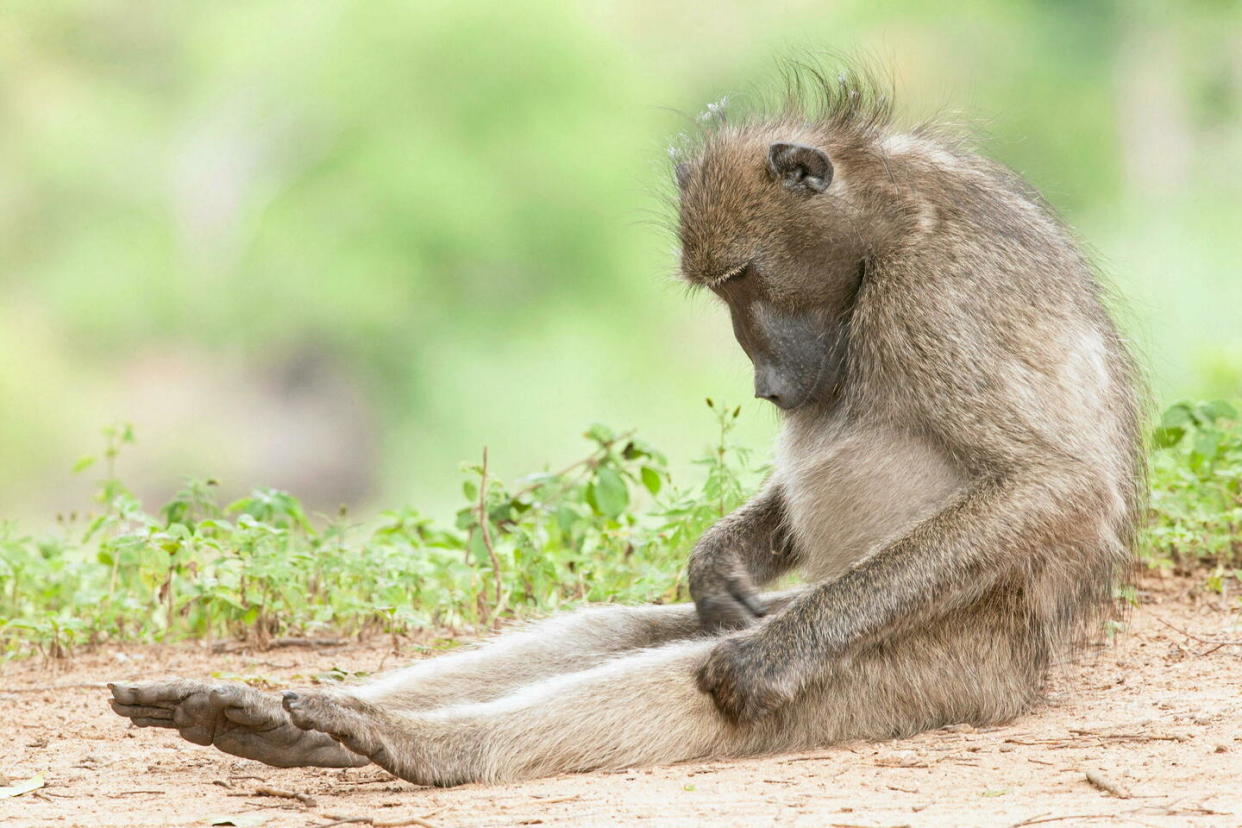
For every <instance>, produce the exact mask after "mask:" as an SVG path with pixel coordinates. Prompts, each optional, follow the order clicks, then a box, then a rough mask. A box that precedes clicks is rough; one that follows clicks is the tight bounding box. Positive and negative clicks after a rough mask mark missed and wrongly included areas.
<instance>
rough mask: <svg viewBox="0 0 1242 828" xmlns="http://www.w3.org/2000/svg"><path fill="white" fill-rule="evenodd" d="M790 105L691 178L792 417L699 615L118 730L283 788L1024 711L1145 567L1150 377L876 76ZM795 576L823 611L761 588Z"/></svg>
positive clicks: (689, 172)
mask: <svg viewBox="0 0 1242 828" xmlns="http://www.w3.org/2000/svg"><path fill="white" fill-rule="evenodd" d="M798 77H799V78H800V79H799V80H798V83H799V84H801V89H802V90H806V89H808V88H812V87H813V88H814V90H815V94H816V95H817V96H818V105H817V106H816V107H813V108H812V109H811V111H809V112H808V110H807V109H806V108H805V107H802V106H787V107H785V108H783V109H782V110H781V111H779V112H777V113H776V114H774V115H767V116H756V117H752V118H749V119H744V120H741V121H739V122H724V121H715V122H713V123H712V124H711V125H709V127H708V128H707V130H706V132H705V134H704V136H703V138H702V141H701V142H700V144H699V145H698V146H696V147H693V148H690V149H689V150H688V151H686V152H685V153H684V154H683V156H682V158H681V161H682V164H681V165H680V166H679V169H678V179H679V182H680V185H681V186H680V194H679V202H680V203H679V206H680V225H679V234H680V238H681V241H682V245H683V257H682V264H683V271H684V274H685V276H686V278H687V279H688V280H689V281H691V282H692V283H694V284H707V285H710V286H711V287H712V289H713V290H715V291H716V292H717V293H718V294H719V295H720V297H721V298H722V299H723V300H724V301H725V303H726V304H727V306H728V307H729V309H730V313H731V315H732V316H733V320H734V327H735V330H737V332H738V338H739V341H740V342H741V343H742V345H743V347H744V348H745V349H746V351H747V353H748V355H750V356H751V358H752V360H753V361H754V362H755V367H756V390H757V393H759V394H760V395H761V396H765V397H767V398H769V399H772V400H773V401H774V402H776V403H777V404H778V405H782V406H783V407H787V408H788V409H789V410H788V411H787V413H786V422H785V428H784V432H783V434H782V436H781V439H780V443H779V445H778V449H777V457H776V463H775V471H774V472H773V475H772V478H771V479H770V480H769V481H768V483H767V485H766V486H765V488H764V490H763V491H762V492H761V493H760V494H759V495H758V496H757V497H756V498H755V500H754V501H752V502H751V503H750V504H748V505H747V506H745V507H743V508H742V509H741V510H739V512H738V513H736V514H735V515H731V516H730V517H728V518H726V519H725V520H723V521H721V523H720V524H718V525H717V526H716V527H715V528H714V529H712V530H711V531H709V532H708V533H707V534H706V535H705V536H704V537H703V539H702V540H701V541H700V542H699V544H698V546H697V547H696V549H695V552H694V554H693V556H692V559H691V563H690V578H691V586H692V592H693V594H694V597H695V601H696V607H689V606H672V607H604V608H593V609H586V610H582V611H579V612H577V613H573V614H570V615H566V616H560V617H554V618H551V619H549V620H547V621H544V622H542V623H539V624H536V625H532V626H531V627H528V628H526V629H524V630H518V631H514V632H510V633H507V634H505V635H502V636H500V637H499V638H498V639H496V640H495V641H493V642H491V643H488V644H486V645H484V646H483V647H481V648H479V649H477V650H472V651H468V652H463V653H458V654H453V655H448V656H444V657H441V658H436V659H431V660H429V661H426V662H421V663H418V664H415V665H414V666H412V667H410V668H408V669H406V670H404V671H401V672H398V673H395V674H392V675H390V676H388V677H387V678H384V679H381V680H379V681H377V682H375V683H373V684H371V685H368V686H364V687H360V688H357V689H354V690H351V691H345V692H341V693H336V694H328V693H319V692H315V693H301V694H298V693H287V694H286V696H285V698H284V700H283V702H282V701H281V700H278V699H275V698H274V697H270V696H266V695H264V694H260V693H257V692H254V691H250V690H247V689H245V688H234V687H227V686H221V687H217V686H214V685H211V684H207V683H201V682H173V683H157V684H140V685H116V686H114V687H113V695H114V700H113V705H114V707H115V709H116V710H117V711H118V712H119V713H121V714H123V715H126V716H128V717H130V718H132V719H133V720H134V721H135V722H136V723H138V724H140V725H151V726H162V727H174V728H177V729H178V730H180V732H181V733H182V735H183V736H185V737H186V738H188V739H190V740H191V741H195V742H198V743H200V744H208V743H211V744H216V745H217V746H218V747H220V748H222V749H224V750H226V751H229V752H230V753H235V754H237V755H241V756H248V757H250V758H255V759H260V760H262V761H266V762H269V763H271V764H320V765H329V766H332V765H352V764H365V763H366V762H368V761H374V762H376V763H378V764H380V765H381V766H382V767H384V768H386V769H387V770H389V771H390V772H392V773H394V774H396V775H398V776H400V777H402V778H405V779H408V780H410V781H413V782H418V783H426V784H438V785H445V784H456V783H461V782H469V781H496V780H503V779H513V778H518V777H526V776H534V775H540V774H550V773H558V772H564V771H581V770H592V769H599V768H619V767H628V766H633V765H642V764H650V763H659V762H673V761H678V760H685V759H695V758H704V757H725V756H743V755H750V754H758V753H768V752H778V751H792V750H801V749H805V748H811V747H817V746H823V745H827V744H831V743H834V742H840V741H843V740H848V739H881V738H888V737H893V736H902V735H908V734H911V733H915V732H917V731H920V730H923V729H927V728H934V727H939V726H943V725H946V724H950V723H954V722H969V723H971V724H974V725H991V724H997V723H1001V722H1005V721H1008V720H1010V719H1012V718H1013V717H1014V716H1017V715H1018V714H1020V713H1021V712H1023V711H1024V710H1026V709H1027V708H1028V706H1029V705H1030V703H1031V701H1032V700H1033V699H1034V698H1035V697H1036V695H1037V693H1038V692H1039V688H1040V685H1041V682H1042V680H1043V678H1044V676H1045V674H1046V672H1047V670H1048V668H1049V665H1050V663H1052V661H1053V659H1054V658H1056V657H1058V656H1059V655H1062V654H1065V653H1066V652H1067V651H1069V650H1070V648H1072V646H1073V645H1074V643H1075V642H1076V641H1078V640H1080V639H1081V638H1082V636H1083V635H1084V634H1085V633H1088V632H1091V631H1094V630H1095V629H1096V628H1097V627H1096V625H1097V623H1098V621H1099V619H1100V618H1101V617H1102V614H1103V613H1105V612H1106V611H1107V610H1108V608H1109V607H1110V606H1111V601H1112V590H1113V589H1114V587H1115V585H1116V584H1117V582H1118V580H1119V578H1120V577H1121V575H1122V572H1123V570H1124V568H1125V567H1126V566H1127V563H1128V562H1129V560H1130V550H1131V546H1132V544H1133V541H1134V527H1135V524H1136V520H1137V516H1138V513H1139V510H1140V507H1141V500H1142V491H1143V476H1142V469H1143V460H1142V445H1141V440H1140V436H1139V435H1140V430H1141V423H1140V406H1139V402H1138V392H1137V390H1136V389H1137V386H1138V380H1137V377H1136V371H1135V369H1134V366H1133V364H1132V361H1131V359H1130V357H1129V356H1128V354H1127V350H1126V347H1125V344H1124V342H1123V340H1122V339H1121V337H1120V336H1119V335H1118V334H1117V332H1116V330H1115V328H1114V327H1113V324H1112V323H1111V321H1110V318H1109V315H1108V313H1107V311H1106V310H1105V308H1104V306H1103V304H1102V301H1101V289H1100V287H1099V285H1098V283H1097V281H1096V279H1095V277H1094V275H1093V273H1092V270H1091V268H1090V266H1089V265H1088V264H1087V262H1086V261H1085V260H1084V258H1083V256H1082V255H1081V253H1080V252H1079V250H1078V248H1077V247H1076V245H1075V243H1074V242H1073V240H1072V238H1071V236H1070V234H1069V233H1068V232H1067V231H1066V230H1065V229H1064V227H1063V226H1062V225H1061V223H1060V222H1059V221H1058V220H1057V218H1056V217H1055V216H1054V215H1053V214H1052V212H1051V211H1050V210H1049V209H1048V207H1047V206H1046V205H1045V204H1043V202H1042V201H1041V200H1040V199H1039V198H1038V197H1037V196H1036V195H1035V194H1034V193H1033V192H1032V191H1031V189H1030V188H1029V187H1028V186H1026V185H1025V184H1024V183H1022V182H1021V180H1020V179H1019V178H1018V177H1017V176H1016V175H1014V174H1013V173H1012V172H1010V171H1008V170H1006V169H1004V168H1003V167H1000V166H998V165H996V164H994V163H992V162H990V161H987V160H985V159H983V158H981V157H979V156H978V155H976V154H974V153H972V152H970V151H969V150H967V149H964V148H963V146H962V145H961V144H960V143H958V142H947V141H945V140H944V139H942V138H938V137H937V136H936V134H935V132H934V131H932V130H929V129H927V128H922V129H918V130H914V131H912V132H901V131H899V130H897V129H895V128H894V127H893V126H892V124H891V121H890V118H889V112H888V106H887V104H886V103H885V102H884V99H883V96H881V95H879V94H878V93H877V91H876V88H875V87H874V86H872V85H870V84H869V83H868V82H867V81H866V79H865V78H861V77H859V76H858V75H847V76H846V77H845V78H844V79H843V80H841V81H840V82H838V81H837V80H835V79H833V80H827V81H825V80H824V79H822V78H818V76H814V75H813V74H812V76H810V77H808V76H807V75H801V76H798ZM791 97H792V98H795V99H796V98H798V97H799V96H798V95H796V94H795V95H793V96H791ZM802 97H803V98H805V95H804V96H802ZM774 145H777V146H774ZM825 158H826V159H830V163H829V162H826V161H825V160H824V159H825ZM793 569H797V570H800V571H801V572H802V573H804V574H805V576H806V578H807V581H808V586H806V587H803V588H801V589H799V590H795V591H793V592H790V593H784V594H761V593H759V592H758V591H757V589H758V588H759V587H761V586H763V585H764V584H765V583H767V582H769V581H771V580H773V579H774V578H776V577H777V576H778V575H780V574H781V573H783V572H787V571H789V570H793Z"/></svg>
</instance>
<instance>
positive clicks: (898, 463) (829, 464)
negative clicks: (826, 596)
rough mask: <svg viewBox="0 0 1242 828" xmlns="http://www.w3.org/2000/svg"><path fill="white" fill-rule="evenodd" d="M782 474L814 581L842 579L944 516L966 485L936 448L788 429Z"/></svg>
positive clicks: (874, 431)
mask: <svg viewBox="0 0 1242 828" xmlns="http://www.w3.org/2000/svg"><path fill="white" fill-rule="evenodd" d="M776 468H777V469H780V473H779V480H780V482H781V483H782V485H783V486H784V490H785V496H786V504H787V510H788V512H787V513H788V519H789V521H790V524H791V528H792V529H793V530H794V536H795V537H796V538H797V539H798V550H799V553H800V557H801V567H800V568H801V570H802V572H803V575H804V577H805V578H806V579H807V580H808V581H822V580H828V579H832V578H836V577H839V576H840V575H841V574H842V573H843V572H845V570H846V569H848V568H849V566H850V565H851V564H852V563H854V562H855V561H858V560H859V559H861V558H864V557H866V556H867V555H869V554H872V553H873V552H875V551H877V550H879V549H881V548H883V547H884V545H885V544H887V543H889V542H891V541H893V540H896V539H897V538H899V537H901V536H902V535H903V534H905V533H906V532H908V531H909V530H910V529H912V528H913V527H914V526H916V525H917V524H918V523H919V522H921V521H923V520H925V519H926V518H928V517H931V516H932V515H934V514H935V513H936V512H938V511H939V510H941V509H943V508H944V507H945V506H946V505H947V504H948V503H949V501H950V500H952V498H953V496H954V495H955V494H956V493H957V492H958V491H959V490H960V489H961V487H962V485H963V482H964V478H963V477H962V475H961V473H960V472H959V471H958V470H957V469H956V468H954V466H953V464H952V463H951V462H950V461H949V459H948V457H947V456H945V454H944V453H943V452H942V451H940V450H939V449H938V448H936V447H935V446H933V445H931V444H930V443H927V442H924V441H922V440H919V439H916V438H913V437H910V436H908V435H905V434H901V433H899V432H896V431H892V430H889V429H883V428H878V427H876V428H871V429H866V430H859V429H856V428H855V429H851V430H850V431H848V432H844V433H842V432H841V431H840V430H839V429H833V428H827V429H824V428H822V427H821V428H818V429H816V430H815V431H814V432H803V431H801V430H800V429H798V428H797V427H787V428H786V430H785V432H784V433H783V434H782V435H781V439H780V440H779V441H778V444H777V461H776Z"/></svg>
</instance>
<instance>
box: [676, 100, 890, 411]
mask: <svg viewBox="0 0 1242 828" xmlns="http://www.w3.org/2000/svg"><path fill="white" fill-rule="evenodd" d="M821 133H822V131H821V130H817V129H815V128H813V127H808V126H805V125H801V126H800V125H794V124H788V125H785V124H782V123H780V122H778V123H768V124H761V125H746V126H741V127H734V126H721V127H719V128H717V129H716V130H715V131H714V132H713V133H712V134H710V135H709V136H708V138H707V140H706V142H705V144H704V145H703V146H702V148H701V149H700V150H699V151H698V152H697V153H696V155H695V157H694V158H691V159H688V160H685V161H683V162H682V163H680V164H678V165H677V170H676V177H677V186H678V195H679V227H678V235H679V237H680V241H681V246H682V250H681V269H682V274H683V276H684V277H685V278H686V279H687V280H688V281H689V282H690V283H691V284H693V285H696V286H704V287H707V288H709V289H710V290H711V291H712V292H714V293H715V294H716V295H717V296H718V297H719V298H721V299H722V300H724V302H725V303H726V304H727V305H728V308H729V313H730V315H731V316H732V319H733V331H734V333H735V334H736V336H737V340H738V342H739V344H741V346H742V349H743V350H745V352H746V355H747V356H748V357H750V360H751V362H752V363H753V365H754V369H755V396H756V397H762V398H763V399H766V400H769V401H771V402H773V403H775V404H776V405H777V406H779V407H780V408H782V409H784V410H791V409H795V408H799V407H801V406H806V405H815V404H819V405H831V404H832V402H833V401H834V400H835V399H836V398H837V396H838V395H839V393H840V390H841V387H842V385H843V383H844V382H845V379H846V377H845V372H846V358H847V351H848V339H849V319H850V313H851V310H852V307H853V303H854V299H855V296H856V295H857V292H858V288H859V285H860V284H861V280H862V277H863V274H864V271H865V268H866V265H865V262H866V260H867V258H868V256H870V255H873V253H874V252H876V250H877V247H878V245H879V244H880V243H881V241H882V239H881V237H880V235H879V234H880V232H881V230H882V228H883V227H885V226H886V224H887V222H885V221H883V220H882V217H880V216H876V215H872V212H873V210H871V209H869V207H868V206H867V202H868V201H871V200H873V199H867V198H864V193H865V192H866V191H867V189H868V188H866V187H863V186H861V182H859V181H858V180H857V178H855V176H856V175H858V174H859V173H860V171H862V170H863V169H864V168H866V166H867V165H868V163H870V162H869V159H868V158H867V157H866V155H865V153H862V152H860V151H859V149H858V148H857V146H851V145H850V144H848V143H845V142H834V141H832V140H829V139H825V138H824V137H823V135H822V134H821Z"/></svg>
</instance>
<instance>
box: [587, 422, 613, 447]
mask: <svg viewBox="0 0 1242 828" xmlns="http://www.w3.org/2000/svg"><path fill="white" fill-rule="evenodd" d="M585 436H586V437H588V438H590V439H592V440H594V441H595V442H597V443H600V444H601V445H602V444H604V443H611V442H612V441H613V440H615V439H617V435H616V434H614V433H613V430H612V429H611V428H609V427H608V426H606V425H600V424H599V423H595V424H594V425H592V426H591V427H590V428H588V429H587V430H586V435H585Z"/></svg>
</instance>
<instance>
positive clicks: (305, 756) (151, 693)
mask: <svg viewBox="0 0 1242 828" xmlns="http://www.w3.org/2000/svg"><path fill="white" fill-rule="evenodd" d="M108 689H109V690H111V691H112V700H111V704H112V709H113V710H114V711H116V713H117V714H118V715H121V716H125V717H126V718H128V719H130V720H131V721H133V723H134V724H135V725H137V726H138V727H168V728H175V729H176V730H177V732H179V733H180V734H181V737H182V738H183V739H186V740H187V741H190V742H193V743H194V744H196V745H215V746H216V747H217V748H219V749H220V750H222V751H224V752H225V753H231V754H233V755H234V756H241V757H243V758H245V759H255V760H257V761H259V762H264V763H266V764H268V765H273V766H274V767H278V768H294V767H302V766H307V765H310V766H316V767H322V768H351V767H361V766H362V765H366V764H369V760H368V759H367V758H366V757H365V756H361V755H359V754H358V753H355V752H351V751H350V750H348V749H346V748H344V747H342V746H341V745H339V744H337V742H336V741H335V740H333V739H332V738H330V737H328V736H326V735H325V734H322V733H310V732H307V731H306V730H304V729H302V728H299V727H297V726H296V725H294V724H293V722H291V721H289V716H288V714H286V713H285V710H284V708H283V707H281V705H280V702H279V701H278V700H277V699H276V698H275V697H274V696H269V695H266V694H264V693H260V692H259V691H257V690H254V689H252V688H250V687H245V686H243V685H236V684H216V683H213V682H205V681H194V680H190V679H181V680H177V681H159V682H143V683H138V684H122V683H119V682H118V683H113V684H109V685H108Z"/></svg>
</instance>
